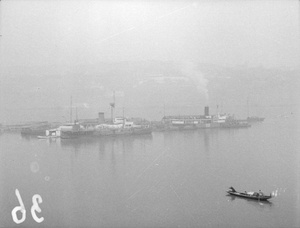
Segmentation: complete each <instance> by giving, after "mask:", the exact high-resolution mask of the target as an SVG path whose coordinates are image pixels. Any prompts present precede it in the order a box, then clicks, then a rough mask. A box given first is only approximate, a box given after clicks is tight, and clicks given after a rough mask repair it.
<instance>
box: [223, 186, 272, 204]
mask: <svg viewBox="0 0 300 228" xmlns="http://www.w3.org/2000/svg"><path fill="white" fill-rule="evenodd" d="M226 192H227V193H228V194H230V195H233V196H238V197H243V198H247V199H253V200H261V201H264V200H268V199H271V198H272V195H271V194H270V195H269V196H266V195H264V194H263V193H262V192H261V191H260V190H259V192H246V191H245V192H237V191H236V190H235V189H234V188H233V187H230V188H229V190H228V191H226Z"/></svg>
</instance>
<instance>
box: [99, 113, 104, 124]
mask: <svg viewBox="0 0 300 228" xmlns="http://www.w3.org/2000/svg"><path fill="white" fill-rule="evenodd" d="M98 123H99V124H101V123H104V112H99V113H98Z"/></svg>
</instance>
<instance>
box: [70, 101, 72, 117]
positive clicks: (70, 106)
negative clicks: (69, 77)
mask: <svg viewBox="0 0 300 228" xmlns="http://www.w3.org/2000/svg"><path fill="white" fill-rule="evenodd" d="M70 123H72V96H71V101H70Z"/></svg>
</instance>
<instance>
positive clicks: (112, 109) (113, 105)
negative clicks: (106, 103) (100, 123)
mask: <svg viewBox="0 0 300 228" xmlns="http://www.w3.org/2000/svg"><path fill="white" fill-rule="evenodd" d="M113 97H114V102H112V103H110V113H111V122H112V123H114V119H113V118H114V108H115V103H116V97H115V91H114V94H113Z"/></svg>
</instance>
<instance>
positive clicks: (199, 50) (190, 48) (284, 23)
mask: <svg viewBox="0 0 300 228" xmlns="http://www.w3.org/2000/svg"><path fill="white" fill-rule="evenodd" d="M299 10H300V1H298V0H275V1H263V0H262V1H253V0H244V1H238V0H234V1H221V0H215V1H208V0H199V1H180V0H175V1H156V0H151V1H150V0H149V1H147V0H141V1H138V0H135V1H129V0H128V1H127V0H122V1H116V0H112V1H104V0H99V1H89V0H82V1H79V0H61V1H59V0H53V1H50V0H32V1H30V0H2V1H0V34H1V36H0V67H3V68H2V69H4V70H3V71H1V68H0V90H1V91H0V106H1V107H0V108H1V110H0V123H1V122H5V121H9V122H13V121H28V120H39V119H42V120H49V119H52V120H53V119H57V120H58V121H59V120H61V118H62V117H61V116H62V115H65V113H67V111H66V110H65V113H63V114H61V113H59V111H58V108H59V107H67V106H68V105H69V99H70V96H73V99H74V103H76V102H77V103H80V104H81V106H82V107H84V108H85V109H86V113H87V114H89V115H91V116H92V117H95V116H96V115H97V112H98V111H103V110H102V109H104V110H109V105H108V104H109V102H111V100H109V101H108V100H105V97H104V98H103V94H108V93H109V94H112V91H113V90H118V88H117V89H116V88H113V87H112V86H106V87H105V86H104V83H103V78H101V77H102V76H103V75H101V73H99V72H93V73H86V72H88V71H89V69H92V66H98V65H100V64H99V63H101V62H111V61H145V60H146V61H147V60H159V61H175V64H178V66H179V68H180V66H181V67H182V73H183V74H184V76H185V77H187V78H189V79H191V80H192V82H193V83H194V84H195V87H197V89H198V91H200V90H201V91H202V94H193V93H189V92H190V91H189V92H184V95H185V96H186V97H185V99H187V101H190V100H192V99H189V98H188V97H198V96H199V97H201V96H202V97H203V98H205V100H206V103H209V102H210V103H211V102H213V101H211V100H209V99H208V94H209V92H210V91H208V90H207V88H206V86H207V84H208V81H207V79H206V78H205V76H204V75H203V74H202V73H201V72H200V71H199V70H198V69H196V66H197V63H206V64H216V65H223V66H233V67H234V66H240V65H243V66H248V67H256V66H263V67H267V68H269V67H276V68H280V67H292V68H294V67H299V63H300V47H299V40H300V35H299V34H300V31H299V30H300V26H299V23H300V22H299ZM56 66H57V67H56ZM117 66H119V65H117ZM132 66H135V65H132ZM176 66H177V65H176ZM6 67H10V68H9V70H8V71H7V70H5V69H8V68H6ZM22 67H27V68H26V72H24V73H23V72H20V71H22V70H23V69H25V68H22ZM111 68H112V69H111V70H112V71H114V67H113V66H112V67H111ZM53 69H55V70H54V71H53ZM101 69H102V68H101ZM124 69H126V68H124ZM116 70H119V71H116V72H117V73H116V74H120V77H121V76H124V75H123V74H124V73H123V72H120V69H116ZM151 70H153V69H150V71H151ZM170 70H171V69H170ZM158 71H159V70H158ZM158 71H157V72H158ZM7 72H9V73H7ZM53 72H55V73H53ZM131 72H134V71H131ZM111 73H112V72H108V73H107V75H111ZM147 73H148V74H149V73H150V74H151V72H143V74H147ZM160 73H161V72H160ZM51 74H55V75H51ZM76 74H77V76H76ZM168 74H170V75H171V76H173V75H172V73H171V72H168ZM78 75H79V76H78ZM94 76H96V78H95V77H94ZM164 76H165V75H164ZM76 77H77V78H76ZM103 77H105V76H103ZM81 80H82V81H84V82H85V85H82V84H81V83H80V81H81ZM125 81H126V80H125ZM112 83H114V82H112ZM93 84H95V85H100V87H99V88H101V89H98V90H97V93H96V92H95V89H90V90H84V91H83V89H84V88H82V87H84V86H90V88H95V86H94V85H93ZM113 85H114V84H113ZM104 87H105V88H104ZM129 87H130V85H129ZM128 90H129V91H130V92H131V90H132V89H128ZM170 91H172V90H170ZM121 92H123V91H121ZM150 92H151V91H150ZM150 92H149V93H148V94H146V93H145V92H144V91H141V92H140V93H139V94H138V93H137V94H135V95H132V97H131V98H128V96H127V95H128V94H125V96H124V97H125V98H124V100H126V99H132V98H133V99H134V98H135V97H138V98H140V101H144V102H140V103H145V104H147V103H148V101H154V98H153V97H151V94H150ZM175 92H176V91H175ZM170 93H171V94H165V95H169V97H171V98H172V99H173V97H174V96H173V95H174V94H172V93H174V92H170ZM252 93H253V94H256V93H257V91H252ZM152 95H153V94H152ZM101 96H102V97H101ZM178 96H179V97H180V95H178ZM147 97H148V98H147ZM146 98H147V99H148V100H147V99H146ZM101 99H102V105H101V104H100V100H101ZM174 100H175V101H177V99H174ZM175 101H174V102H175ZM200 101H201V100H200ZM200 101H198V103H197V102H196V103H197V104H199V103H200ZM133 102H134V101H133V100H128V102H127V103H128V104H133ZM159 102H160V101H158V103H159ZM185 102H186V100H183V101H182V103H183V104H185ZM215 102H217V101H215ZM177 103H178V101H177ZM177 103H176V102H175V103H173V104H168V105H169V106H171V105H174V106H175V107H178V109H182V108H181V107H179V106H178V104H177ZM206 103H205V104H206ZM194 105H195V104H191V106H194ZM202 105H204V103H203V104H202ZM57 107H58V108H57ZM88 107H90V108H88ZM119 108H120V107H119ZM127 108H128V107H127ZM82 109H83V108H82ZM132 109H133V110H135V111H136V110H138V109H137V107H133V108H132ZM142 109H143V107H140V110H142ZM201 110H202V109H201ZM82 112H83V111H82ZM128 112H129V111H128ZM135 114H136V115H144V114H143V113H135ZM171 114H178V113H173V111H172V113H171ZM51 115H52V118H50V117H51ZM81 116H83V115H81ZM84 117H85V116H83V118H84ZM86 117H90V116H88V115H87V116H86ZM59 118H60V119H59Z"/></svg>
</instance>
